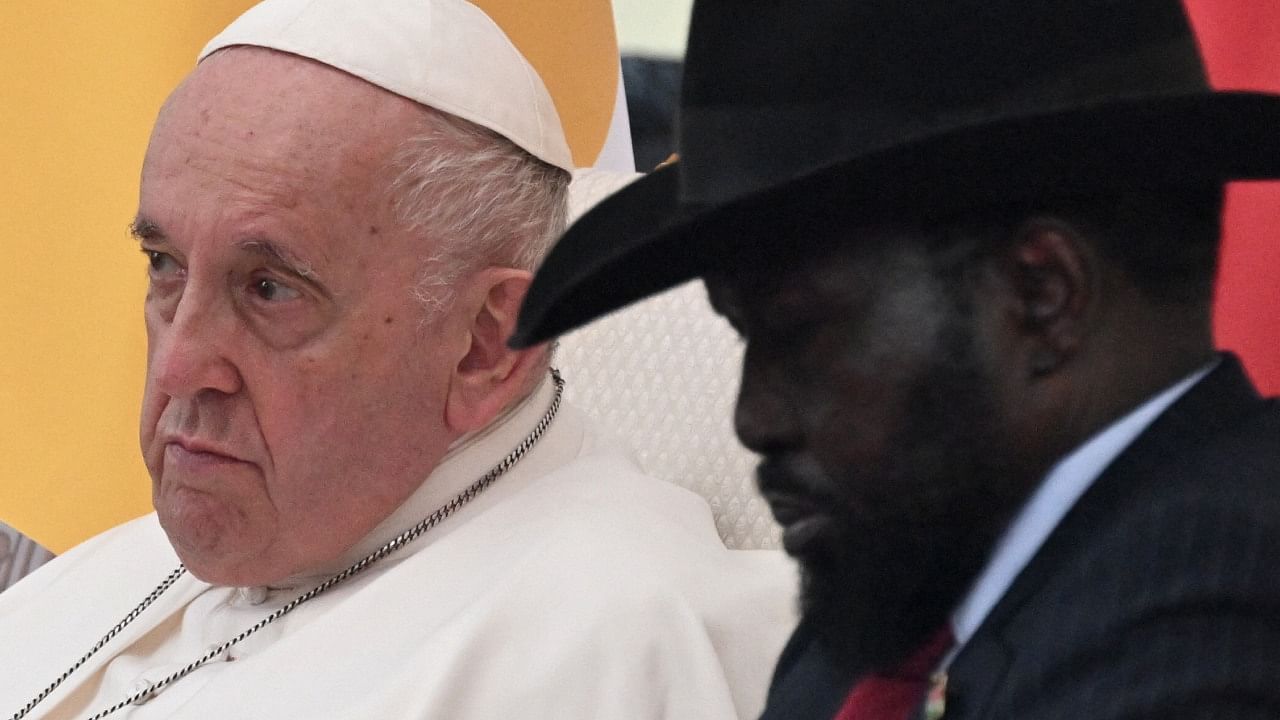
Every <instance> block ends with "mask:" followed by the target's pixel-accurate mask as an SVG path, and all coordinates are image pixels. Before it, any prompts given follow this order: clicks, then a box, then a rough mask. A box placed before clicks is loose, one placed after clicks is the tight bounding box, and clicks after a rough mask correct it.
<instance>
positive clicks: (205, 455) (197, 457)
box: [164, 440, 244, 469]
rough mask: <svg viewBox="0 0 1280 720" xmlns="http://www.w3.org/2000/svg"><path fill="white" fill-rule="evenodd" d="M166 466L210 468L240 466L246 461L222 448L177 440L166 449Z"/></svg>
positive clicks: (169, 443)
mask: <svg viewBox="0 0 1280 720" xmlns="http://www.w3.org/2000/svg"><path fill="white" fill-rule="evenodd" d="M164 459H165V464H166V465H171V466H177V467H184V468H188V469H198V468H209V467H214V466H218V465H229V464H240V463H243V462H244V460H241V459H240V458H238V457H236V456H234V455H232V454H230V453H229V452H227V451H226V450H224V449H222V448H217V447H214V446H211V445H206V444H202V443H197V442H191V441H184V440H175V441H172V442H168V443H166V444H165V447H164Z"/></svg>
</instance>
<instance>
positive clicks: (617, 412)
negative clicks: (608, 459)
mask: <svg viewBox="0 0 1280 720" xmlns="http://www.w3.org/2000/svg"><path fill="white" fill-rule="evenodd" d="M635 177H638V175H621V174H617V173H605V172H601V171H579V173H578V174H577V175H575V177H574V181H573V184H572V185H571V186H570V215H571V217H577V216H578V215H580V214H581V213H582V212H584V211H585V209H587V208H589V207H590V206H592V205H594V204H595V203H596V202H599V201H600V200H601V199H603V198H604V197H605V196H607V195H608V194H610V193H612V192H614V191H616V190H617V189H618V188H619V187H621V186H622V185H623V184H625V183H626V182H627V181H630V180H631V179H634V178H635ZM741 362H742V346H741V343H740V342H739V341H738V338H737V335H736V334H735V333H734V332H733V330H732V329H731V328H730V327H729V325H728V324H727V323H726V322H725V321H724V320H723V319H722V318H720V317H719V316H718V315H716V314H715V313H714V312H713V311H712V310H711V307H710V306H709V305H708V304H707V299H706V292H705V290H704V289H703V287H702V283H701V282H700V281H693V282H691V283H687V284H685V285H682V286H680V287H677V288H675V289H673V290H670V291H667V292H665V293H662V294H660V295H657V296H654V297H652V298H649V299H648V300H645V301H643V302H640V303H636V304H634V305H632V306H630V307H628V308H626V309H624V310H622V311H620V312H617V313H614V314H612V315H610V316H608V317H605V318H602V319H600V320H597V321H596V322H594V323H591V324H590V325H587V326H586V327H584V328H582V329H580V330H577V331H575V332H573V333H570V334H568V335H566V336H565V337H564V338H562V339H561V341H560V344H559V348H558V349H557V351H556V363H555V364H556V365H557V367H559V368H560V369H561V372H562V373H563V374H564V377H565V380H566V387H565V394H566V397H567V398H568V399H570V400H571V401H572V402H573V403H574V405H576V406H577V407H579V408H582V409H583V410H585V411H586V412H588V413H590V414H591V415H593V416H595V417H596V418H598V419H600V420H601V421H603V422H604V423H605V424H606V425H607V426H608V427H609V428H610V429H611V430H612V431H614V432H616V433H618V434H619V435H621V436H622V438H623V439H624V440H626V441H627V442H628V443H629V444H630V445H631V447H632V448H633V449H634V450H635V451H636V455H637V458H638V460H639V462H640V463H641V465H642V466H643V467H644V469H645V470H646V471H647V472H648V473H650V474H651V475H654V476H655V477H659V478H662V479H664V480H668V481H670V482H674V483H676V484H678V485H683V486H685V487H687V488H689V489H691V490H693V491H695V492H697V493H698V494H700V495H702V496H703V497H705V498H706V499H707V501H708V503H710V505H711V509H712V511H713V513H714V514H715V518H716V528H717V529H718V530H719V532H720V537H721V538H723V539H724V542H725V544H726V545H727V546H728V547H731V548H741V549H755V548H776V547H778V546H779V539H780V531H779V529H778V527H777V525H776V524H775V523H774V521H773V518H772V516H771V515H770V513H769V507H768V505H767V504H766V503H765V502H764V500H763V499H761V498H760V496H759V494H758V493H757V492H756V490H755V481H754V478H753V469H754V467H755V458H754V456H753V455H752V454H751V453H749V452H747V451H746V450H745V449H744V448H743V447H742V446H741V445H740V444H739V443H738V441H737V439H736V438H735V437H734V434H733V427H732V419H731V416H732V412H733V404H734V397H735V395H736V393H737V389H738V374H739V371H740V368H741Z"/></svg>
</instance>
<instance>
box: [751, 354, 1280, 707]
mask: <svg viewBox="0 0 1280 720" xmlns="http://www.w3.org/2000/svg"><path fill="white" fill-rule="evenodd" d="M808 632H809V630H808V629H807V628H805V627H804V626H803V625H802V626H801V628H800V630H798V631H797V634H796V636H795V637H793V639H792V643H791V644H790V645H789V646H788V648H787V651H786V653H784V655H783V658H782V660H781V661H780V662H779V665H778V669H777V671H776V672H775V675H774V682H773V687H772V688H771V689H770V693H769V703H768V707H767V708H766V710H765V714H764V716H763V718H764V719H766V720H782V719H783V718H788V719H789V718H805V719H809V718H814V719H817V718H822V719H823V720H826V719H827V718H830V717H832V716H833V715H834V713H835V711H836V710H837V709H838V708H839V706H840V703H841V702H842V700H843V698H844V695H845V693H846V692H847V690H848V687H849V685H850V683H849V682H847V681H845V680H844V679H841V678H839V677H836V676H835V674H834V673H833V672H832V671H831V669H830V666H829V665H827V664H826V663H825V662H824V660H823V659H822V657H821V655H820V653H819V652H818V651H817V650H816V649H815V648H814V647H813V646H812V644H811V642H810V640H809V637H808ZM946 717H947V718H948V719H949V720H957V719H960V720H969V719H973V718H1016V719H1018V720H1024V719H1028V718H1035V719H1037V720H1039V719H1041V718H1089V719H1094V718H1101V719H1113V718H1114V719H1117V720H1118V719H1119V718H1152V719H1155V718H1280V401H1278V400H1276V399H1270V400H1263V399H1261V398H1260V397H1259V396H1258V394H1257V392H1256V391H1255V390H1254V389H1253V386H1252V385H1250V383H1249V381H1248V379H1247V378H1246V377H1245V376H1244V373H1243V371H1242V370H1241V368H1240V365H1239V363H1238V362H1237V361H1236V359H1235V358H1234V357H1231V356H1229V355H1228V356H1224V357H1223V360H1222V363H1221V365H1220V366H1219V367H1218V368H1217V369H1215V370H1214V371H1213V372H1211V373H1210V374H1209V375H1208V376H1207V377H1205V378H1204V379H1203V380H1202V381H1201V382H1199V383H1198V384H1197V385H1196V386H1195V387H1193V388H1192V389H1191V390H1190V391H1189V392H1188V393H1187V394H1186V395H1184V396H1183V397H1182V398H1181V399H1179V400H1178V401H1177V402H1176V403H1174V405H1172V406H1171V407H1170V408H1169V409H1168V410H1167V411H1166V412H1165V413H1163V414H1162V415H1161V416H1160V417H1158V418H1157V419H1156V421H1155V422H1154V423H1152V425H1151V426H1150V427H1149V428H1148V429H1147V430H1146V431H1145V432H1144V433H1143V434H1142V435H1140V436H1139V437H1138V438H1137V439H1136V440H1135V441H1134V442H1133V444H1132V445H1130V446H1129V447H1128V448H1127V449H1126V450H1125V451H1124V452H1122V453H1121V454H1120V456H1119V457H1117V458H1116V460H1115V461H1114V462H1113V463H1112V464H1111V465H1110V466H1109V467H1108V468H1107V469H1106V470H1105V471H1104V472H1103V474H1102V475H1101V476H1099V478H1098V479H1097V481H1096V482H1095V483H1094V485H1093V486H1092V487H1091V488H1090V489H1089V490H1088V491H1087V492H1086V493H1085V495H1084V496H1083V497H1082V498H1081V499H1080V501H1079V503H1077V505H1076V506H1075V507H1074V508H1073V509H1072V510H1071V511H1070V512H1069V513H1068V514H1067V516H1066V517H1065V518H1064V519H1063V521H1062V523H1061V524H1060V525H1059V526H1058V527H1057V529H1056V530H1055V531H1054V532H1053V533H1052V534H1051V535H1050V537H1049V539H1048V540H1047V541H1046V542H1045V544H1044V546H1043V547H1042V548H1041V549H1040V551H1039V552H1038V553H1037V554H1036V556H1035V557H1034V558H1033V559H1032V560H1031V562H1030V563H1029V564H1028V566H1027V567H1026V569H1025V570H1023V572H1022V573H1021V574H1019V576H1018V577H1017V578H1016V579H1015V581H1014V583H1013V585H1012V586H1011V587H1010V588H1009V591H1008V592H1007V593H1006V594H1005V596H1004V597H1003V598H1002V599H1001V600H1000V602H999V603H998V604H997V605H996V607H995V608H994V609H993V610H992V612H991V614H990V615H989V616H988V617H987V619H986V621H985V622H984V623H983V625H982V626H981V627H980V628H979V629H978V632H977V633H976V634H975V635H974V637H973V638H972V639H971V640H970V641H969V642H968V643H967V644H966V645H965V647H964V648H963V649H962V650H961V652H960V654H959V655H957V657H956V658H955V660H954V662H953V663H952V664H951V667H950V669H949V672H948V685H947V710H946Z"/></svg>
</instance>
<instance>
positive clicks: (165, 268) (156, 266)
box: [142, 248, 179, 275]
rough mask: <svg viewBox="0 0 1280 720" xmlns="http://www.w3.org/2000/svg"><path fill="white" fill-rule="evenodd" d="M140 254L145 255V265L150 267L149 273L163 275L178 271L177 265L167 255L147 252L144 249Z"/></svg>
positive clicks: (170, 256) (155, 251)
mask: <svg viewBox="0 0 1280 720" xmlns="http://www.w3.org/2000/svg"><path fill="white" fill-rule="evenodd" d="M142 252H144V253H146V256H147V264H148V265H150V266H151V272H152V273H154V274H157V275H163V274H165V273H171V272H174V271H175V270H178V269H179V268H178V263H177V262H176V261H175V260H174V259H173V256H172V255H170V254H169V253H165V252H160V251H159V250H147V249H145V248H144V249H143V250H142Z"/></svg>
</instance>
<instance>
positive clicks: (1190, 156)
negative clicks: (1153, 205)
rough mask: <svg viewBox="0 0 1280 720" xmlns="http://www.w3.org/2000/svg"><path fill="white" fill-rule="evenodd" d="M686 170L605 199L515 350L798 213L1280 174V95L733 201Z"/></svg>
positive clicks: (707, 261) (1075, 129) (981, 144)
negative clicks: (695, 186)
mask: <svg viewBox="0 0 1280 720" xmlns="http://www.w3.org/2000/svg"><path fill="white" fill-rule="evenodd" d="M680 173H681V167H680V164H679V163H676V164H673V165H670V166H667V167H664V168H662V169H659V170H657V171H655V172H653V173H650V174H649V175H647V176H645V177H643V178H641V179H640V180H638V181H636V182H634V183H631V184H630V185H629V186H627V187H626V188H624V189H623V190H621V191H620V192H618V193H616V194H614V195H612V196H611V197H608V198H606V199H605V200H604V201H603V202H601V203H600V204H599V205H597V206H596V207H595V208H594V209H592V210H591V211H590V212H588V213H587V214H586V215H584V216H583V217H582V218H581V219H579V220H578V221H577V222H576V223H574V224H573V226H572V227H570V228H569V229H568V231H566V233H565V234H564V236H563V237H562V238H561V239H560V241H559V242H558V243H557V244H556V246H555V247H554V248H553V249H552V251H551V253H550V254H549V255H548V257H547V259H546V260H545V262H544V263H543V265H542V267H541V268H540V269H539V270H538V273H537V275H536V277H535V278H534V280H533V284H532V286H531V287H530V289H529V293H528V295H527V297H526V298H525V302H524V306H523V308H522V309H521V312H520V318H519V321H518V324H517V328H516V332H515V334H514V335H513V337H512V339H511V344H512V346H513V347H528V346H531V345H535V344H538V343H541V342H544V341H546V340H549V339H551V338H553V337H556V336H557V335H560V334H563V333H565V332H567V331H569V330H572V329H574V328H576V327H578V326H580V325H583V324H585V323H588V322H590V321H591V320H594V319H595V318H598V317H600V316H601V315H604V314H606V313H609V312H611V311H613V310H616V309H618V308H621V307H623V306H625V305H627V304H629V303H631V302H634V301H636V300H639V299H641V298H643V297H646V296H648V295H651V294H653V293H656V292H659V291H661V290H664V289H667V288H669V287H672V286H674V285H676V284H678V283H681V282H683V281H685V280H689V279H691V278H694V277H698V276H701V275H705V274H706V273H707V272H708V271H713V270H714V269H716V268H717V267H722V266H723V265H725V264H727V261H728V259H730V258H734V259H735V260H736V261H740V258H742V257H744V256H749V255H751V254H753V253H758V252H761V251H764V250H766V249H767V248H768V247H769V246H770V245H771V244H772V242H773V240H774V239H775V238H776V236H777V235H778V234H779V233H785V232H786V229H787V227H788V226H789V225H791V224H794V219H795V218H796V217H797V216H798V215H797V214H798V213H809V214H812V213H821V212H824V208H826V209H831V208H835V207H839V208H840V210H841V213H842V216H849V214H850V212H851V209H852V210H853V211H854V213H853V216H854V217H862V218H865V220H866V222H868V223H871V222H875V221H876V219H877V218H883V217H886V216H889V215H893V214H896V215H899V216H900V215H901V214H902V213H903V212H906V213H908V214H910V213H913V212H914V213H919V214H929V215H931V216H935V217H936V216H940V215H941V216H945V215H946V214H947V213H951V212H960V211H963V210H965V209H970V208H977V207H983V206H987V205H992V204H998V203H1004V202H1013V201H1017V200H1021V199H1026V200H1031V199H1035V198H1037V197H1043V196H1045V195H1047V194H1050V193H1052V194H1057V195H1060V194H1064V193H1089V192H1097V191H1111V190H1124V189H1138V188H1159V187H1171V188H1172V187H1189V186H1204V185H1207V184H1221V183H1225V182H1229V181H1232V180H1250V179H1273V178H1277V177H1280V96H1275V95H1269V94H1265V93H1252V92H1209V91H1206V92H1197V93H1189V94H1184V95H1170V96H1164V97H1157V98H1150V97H1148V98H1143V99H1141V100H1135V101H1118V102H1112V103H1108V104H1103V105H1097V106H1092V107H1083V108H1072V109H1069V110H1064V111H1060V112H1051V113H1041V114H1037V115H1034V116H1027V117H1014V118H1005V119H998V120H990V119H989V120H987V121H984V122H982V123H981V124H975V125H972V126H964V127H959V128H955V129H953V130H950V131H947V132H942V133H936V134H933V135H929V136H924V137H918V138H908V139H905V140H903V141H901V142H898V143H895V144H894V145H893V146H891V147H886V148H881V149H878V150H875V151H872V152H868V153H864V154H860V155H857V156H855V157H846V158H838V159H835V160H834V161H833V162H832V163H831V164H830V165H827V166H826V167H823V168H820V169H817V170H814V171H812V172H808V173H805V174H803V175H798V176H795V177H791V178H787V179H784V180H781V181H779V182H776V183H773V184H772V185H770V186H767V187H764V188H762V189H759V190H756V191H754V192H749V193H746V194H743V195H741V196H738V197H735V198H730V199H728V200H726V201H724V202H721V203H717V204H713V205H704V206H689V205H682V204H681V203H680V200H679V198H680V183H681V179H680Z"/></svg>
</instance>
